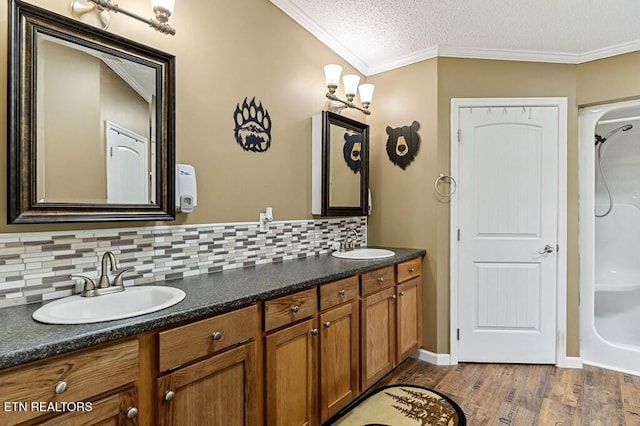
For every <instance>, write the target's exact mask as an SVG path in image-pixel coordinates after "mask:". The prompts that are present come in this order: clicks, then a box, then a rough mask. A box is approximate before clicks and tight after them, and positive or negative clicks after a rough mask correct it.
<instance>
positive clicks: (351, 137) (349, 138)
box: [342, 132, 362, 173]
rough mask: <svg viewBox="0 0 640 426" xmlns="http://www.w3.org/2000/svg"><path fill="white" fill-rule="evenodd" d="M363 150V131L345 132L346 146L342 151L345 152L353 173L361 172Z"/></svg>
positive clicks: (345, 159)
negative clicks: (361, 153)
mask: <svg viewBox="0 0 640 426" xmlns="http://www.w3.org/2000/svg"><path fill="white" fill-rule="evenodd" d="M361 151H362V134H361V133H348V132H347V133H345V134H344V147H343V148H342V153H343V154H344V161H346V162H347V165H348V166H349V168H350V169H351V171H352V172H353V173H359V172H360V164H361V159H360V152H361Z"/></svg>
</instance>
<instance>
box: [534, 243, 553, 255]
mask: <svg viewBox="0 0 640 426" xmlns="http://www.w3.org/2000/svg"><path fill="white" fill-rule="evenodd" d="M554 251H555V247H553V246H552V245H551V244H547V245H546V246H544V248H543V249H542V250H540V251H539V252H538V254H547V253H553V252H554Z"/></svg>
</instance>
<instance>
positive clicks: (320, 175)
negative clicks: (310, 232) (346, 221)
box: [312, 111, 369, 216]
mask: <svg viewBox="0 0 640 426" xmlns="http://www.w3.org/2000/svg"><path fill="white" fill-rule="evenodd" d="M312 127H313V131H312V133H313V136H312V144H313V156H314V159H313V166H312V169H313V171H312V186H313V188H312V193H313V194H312V197H313V200H312V213H313V214H319V215H321V216H366V215H367V214H368V200H369V126H368V125H367V124H365V123H361V122H359V121H356V120H352V119H350V118H347V117H343V116H341V115H339V114H335V113H333V112H330V111H323V112H322V114H320V115H317V116H315V117H313V119H312Z"/></svg>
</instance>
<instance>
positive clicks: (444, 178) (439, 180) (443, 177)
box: [433, 173, 458, 197]
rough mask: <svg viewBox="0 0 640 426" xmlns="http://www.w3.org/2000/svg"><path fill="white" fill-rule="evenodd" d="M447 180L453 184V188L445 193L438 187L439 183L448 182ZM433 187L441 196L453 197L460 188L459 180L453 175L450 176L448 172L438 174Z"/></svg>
mask: <svg viewBox="0 0 640 426" xmlns="http://www.w3.org/2000/svg"><path fill="white" fill-rule="evenodd" d="M447 181H448V182H449V184H450V185H451V189H450V190H449V193H448V194H445V193H443V192H440V190H439V189H438V185H440V184H441V183H444V182H447ZM433 188H434V189H435V190H436V193H437V194H438V195H439V196H441V197H451V196H453V194H455V193H456V191H457V190H458V182H456V180H455V179H454V178H453V176H449V175H448V174H446V173H440V176H438V178H437V179H436V181H435V183H434V184H433Z"/></svg>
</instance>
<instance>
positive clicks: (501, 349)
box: [457, 106, 560, 363]
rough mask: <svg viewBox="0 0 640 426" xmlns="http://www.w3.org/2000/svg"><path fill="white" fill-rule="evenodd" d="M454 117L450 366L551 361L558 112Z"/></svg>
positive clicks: (505, 110) (475, 112) (496, 110)
mask: <svg viewBox="0 0 640 426" xmlns="http://www.w3.org/2000/svg"><path fill="white" fill-rule="evenodd" d="M458 114H459V116H458V122H459V129H460V130H459V133H458V135H459V136H458V139H459V143H458V161H459V172H458V191H457V197H458V200H457V203H458V227H459V233H458V235H459V241H458V247H457V249H458V271H457V272H458V282H457V294H458V297H457V298H458V307H457V311H458V328H459V329H458V330H457V331H458V333H459V334H458V336H459V337H458V340H457V355H458V361H473V362H513V363H554V362H555V361H556V285H557V283H556V281H557V269H556V268H557V257H556V250H557V244H558V182H559V180H558V176H559V172H558V146H559V145H558V138H559V131H558V128H559V115H560V114H559V110H558V107H555V106H539V107H527V106H518V107H514V106H509V107H491V108H490V107H473V108H459V109H458Z"/></svg>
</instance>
